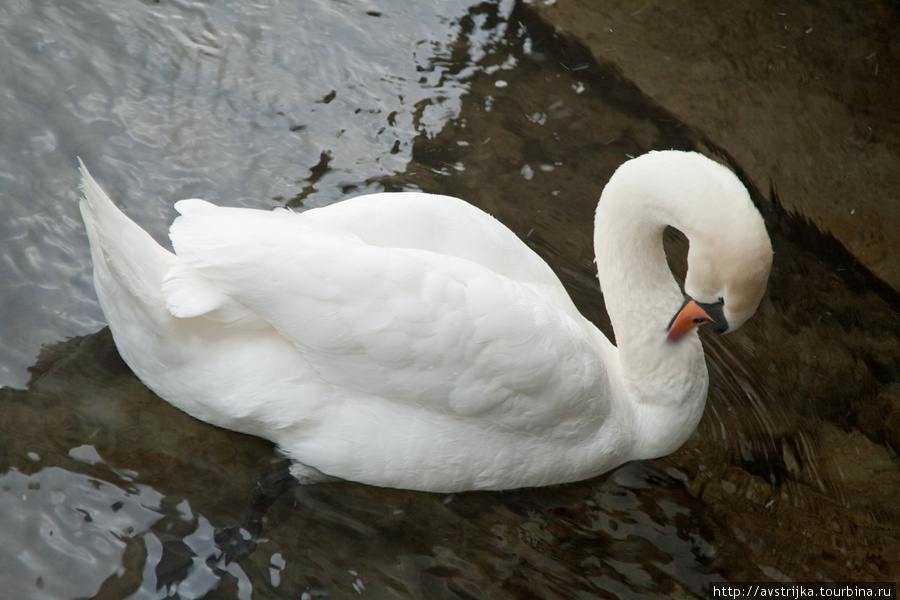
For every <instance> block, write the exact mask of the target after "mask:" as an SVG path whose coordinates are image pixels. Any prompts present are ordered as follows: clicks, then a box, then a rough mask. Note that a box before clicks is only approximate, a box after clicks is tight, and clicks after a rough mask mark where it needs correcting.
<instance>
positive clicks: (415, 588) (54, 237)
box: [0, 1, 900, 599]
mask: <svg viewBox="0 0 900 600" xmlns="http://www.w3.org/2000/svg"><path fill="white" fill-rule="evenodd" d="M0 10H2V11H3V16H4V18H3V19H0V28H3V31H2V35H3V39H4V44H5V49H6V50H7V51H5V52H4V53H3V55H2V56H3V58H2V59H0V65H2V67H0V68H2V71H0V93H2V94H3V97H4V103H2V105H0V120H2V125H0V127H2V129H3V131H4V133H5V134H7V135H5V136H4V141H3V142H2V143H3V144H4V145H5V146H6V151H5V152H0V174H2V177H0V196H2V198H3V202H2V203H0V210H2V211H4V213H5V214H4V215H3V217H4V218H2V219H0V240H2V242H0V243H2V254H3V257H4V262H3V267H2V270H3V271H2V273H0V275H2V276H3V281H4V284H3V286H2V287H0V335H2V339H3V344H2V349H0V352H2V354H0V374H2V383H4V384H5V385H6V386H7V387H5V388H3V389H2V390H0V520H2V523H0V531H2V535H3V538H4V539H3V542H4V543H2V544H0V586H2V587H3V588H5V589H11V590H14V591H15V595H16V597H18V598H54V599H55V598H85V597H97V598H164V597H180V598H242V599H243V598H298V597H309V598H324V597H331V598H344V597H346V598H350V597H358V596H364V597H371V598H428V599H440V598H542V599H544V598H595V597H645V598H668V597H672V596H676V597H701V596H703V595H704V594H705V592H706V589H707V587H706V586H707V585H708V583H709V582H711V581H721V580H732V581H741V580H744V581H746V580H768V579H774V580H794V581H799V580H815V579H821V580H844V581H847V580H856V581H860V580H876V581H886V580H891V579H892V578H896V577H897V575H898V571H897V565H898V564H900V542H898V540H900V536H898V534H897V529H896V523H898V522H900V518H898V517H900V515H898V514H897V508H896V504H895V498H896V497H897V494H898V492H900V488H898V484H900V473H898V461H897V459H896V453H895V449H896V448H897V447H898V441H900V440H898V438H897V433H896V432H897V431H898V429H897V427H895V426H894V424H896V421H891V419H895V417H894V416H892V415H895V414H900V413H895V412H892V407H893V406H897V398H898V396H900V392H898V388H897V382H898V381H900V373H898V364H897V359H896V356H897V354H896V350H897V344H896V340H897V339H898V335H900V319H898V316H897V315H898V312H897V307H898V304H897V298H896V295H895V294H893V293H891V292H890V291H887V290H885V289H884V288H883V287H882V286H879V285H878V284H877V282H875V281H874V280H873V279H872V278H871V277H870V276H869V275H868V274H867V273H865V272H864V271H862V270H861V269H859V268H858V267H857V266H856V264H855V262H854V261H853V259H852V257H850V256H848V255H847V254H846V253H845V252H843V251H842V250H841V249H840V248H839V247H835V245H834V244H833V243H832V242H830V241H829V239H828V238H826V237H824V236H822V235H820V234H819V233H818V232H816V231H815V230H814V229H812V228H810V227H808V226H806V225H804V223H803V222H802V221H800V220H797V219H794V218H792V217H791V216H789V215H785V214H784V213H783V211H781V210H780V209H779V206H778V205H777V204H773V203H770V202H768V201H766V200H765V199H764V198H763V197H762V195H761V194H759V193H758V192H757V191H756V190H755V189H753V190H752V191H753V192H754V197H755V199H756V200H757V201H758V202H759V203H760V207H761V209H762V210H763V212H764V214H765V216H766V220H767V224H768V226H769V229H770V232H771V234H772V236H773V243H774V245H775V250H776V263H775V268H774V271H773V276H772V280H771V283H770V287H769V293H768V296H767V298H766V299H765V301H764V303H763V305H762V307H761V310H760V314H759V315H757V316H756V317H755V318H754V319H753V320H752V321H750V322H749V323H748V324H747V325H745V326H744V327H743V328H742V329H741V330H740V331H738V332H736V333H734V334H733V335H730V336H727V337H724V338H717V337H713V336H705V339H704V341H705V347H706V349H707V355H708V363H709V367H710V377H711V388H710V400H709V404H708V407H707V411H706V414H705V416H704V419H703V422H702V423H701V425H700V427H699V429H698V432H697V434H696V435H694V436H693V437H692V438H691V440H689V442H688V443H687V444H686V445H685V447H684V448H683V449H682V450H680V451H678V452H676V453H675V454H673V455H672V456H670V457H667V458H665V459H660V460H657V461H646V462H642V463H636V464H630V465H626V466H624V467H622V468H620V469H617V470H616V471H614V472H612V473H610V474H607V475H605V476H602V477H599V478H597V479H595V480H591V481H587V482H581V483H576V484H572V485H567V486H561V487H558V488H550V489H540V490H522V491H513V492H505V493H469V494H454V495H438V494H424V493H416V492H407V491H397V490H382V489H378V488H372V487H367V486H363V485H358V484H353V483H334V484H327V485H320V486H314V487H308V488H303V489H299V490H294V491H291V492H289V493H287V494H285V495H283V496H282V497H280V498H279V499H278V500H277V501H275V503H274V504H273V505H272V506H271V507H270V508H269V509H268V511H267V512H266V513H265V517H264V518H263V520H262V521H261V523H259V525H261V530H260V531H259V536H260V539H259V540H258V543H256V544H255V545H249V544H248V545H244V546H242V545H241V542H240V539H242V536H241V533H240V531H241V527H244V528H245V529H252V528H253V526H254V524H253V519H250V518H248V509H247V507H248V505H249V504H250V502H251V496H252V493H253V488H254V484H255V483H256V482H257V481H258V480H259V479H260V478H261V477H263V476H265V475H266V474H267V473H270V472H272V471H273V470H275V469H277V468H278V466H279V458H278V456H277V454H276V453H275V452H274V450H273V448H272V446H271V444H268V443H267V442H264V441H262V440H258V439H255V438H251V437H248V436H244V435H240V434H235V433H231V432H227V431H223V430H220V429H216V428H213V427H211V426H208V425H206V424H203V423H200V422H198V421H196V420H194V419H191V418H190V417H187V416H186V415H184V414H183V413H181V412H179V411H178V410H176V409H174V408H172V407H170V406H169V405H167V404H166V403H165V402H163V401H162V400H160V399H159V398H157V397H156V396H154V395H153V394H152V393H151V392H149V391H148V390H147V389H146V388H145V387H144V386H142V385H141V384H140V382H139V381H137V380H136V379H135V378H134V376H133V375H132V374H131V373H130V371H129V370H128V369H127V367H126V366H125V365H124V364H123V363H122V362H121V360H120V359H119V358H118V355H117V353H116V351H115V347H114V346H113V344H112V341H111V338H110V336H109V333H108V331H107V330H105V329H103V318H102V314H101V313H100V311H99V308H98V306H97V304H96V299H95V297H94V295H93V291H92V287H91V283H90V265H89V255H88V249H87V240H86V238H85V237H84V234H83V232H82V226H81V223H80V219H79V217H78V214H77V208H76V204H75V200H76V198H77V193H76V191H75V186H76V185H77V177H76V173H75V171H74V167H75V164H76V163H75V158H74V157H75V156H81V158H82V159H83V160H84V161H85V162H86V163H87V164H88V165H89V166H90V168H91V170H92V172H93V173H94V175H95V176H96V177H97V179H98V180H99V181H101V182H102V185H104V187H105V188H106V189H107V191H108V192H109V193H110V194H111V195H112V196H113V197H114V198H115V199H116V200H117V202H119V204H120V205H121V206H123V207H124V209H125V210H126V211H127V212H128V213H129V214H130V215H132V216H133V217H134V218H135V219H136V220H138V222H139V223H141V225H142V226H144V227H146V228H147V229H148V230H150V231H151V232H152V233H153V235H154V236H156V237H157V238H158V239H160V240H161V241H163V242H165V231H166V227H167V224H168V223H169V222H170V221H171V219H172V217H173V216H174V212H173V211H172V209H171V204H172V203H173V202H174V201H175V200H178V199H181V198H184V197H192V196H197V197H204V198H207V199H210V200H214V201H216V202H217V203H220V204H228V205H240V206H253V207H260V208H270V207H274V206H285V205H287V206H291V207H293V208H295V209H297V210H303V209H304V208H305V207H309V206H318V205H322V204H327V203H330V202H335V201H338V200H340V199H341V198H344V197H348V196H351V195H356V194H359V193H364V192H366V191H375V190H382V189H422V190H426V191H433V192H440V193H446V194H453V195H458V196H460V197H464V198H466V199H468V200H470V201H471V202H472V203H474V204H476V205H477V206H480V207H482V208H484V209H485V210H488V211H489V212H491V213H492V214H494V215H496V216H497V217H498V218H499V219H500V220H501V221H503V222H504V223H506V224H507V225H508V226H510V227H511V228H512V229H513V230H514V231H515V232H516V233H518V234H519V235H520V236H521V237H522V238H523V239H525V240H526V241H527V243H528V244H529V245H530V246H531V247H532V248H534V249H535V250H536V251H537V252H538V253H540V254H541V256H543V257H544V258H545V259H546V260H547V261H548V262H549V263H550V265H551V266H552V267H553V268H554V269H555V270H556V272H557V273H558V274H559V275H560V277H561V278H562V280H563V282H564V283H565V284H566V285H567V287H568V289H569V291H570V293H571V294H572V296H573V298H574V299H575V301H576V303H577V304H578V306H579V308H580V309H581V310H582V311H583V312H584V314H585V315H587V316H588V317H589V318H591V319H592V320H593V321H594V322H596V323H597V324H598V326H600V327H601V328H602V329H604V330H605V331H606V332H607V333H611V332H610V331H609V327H608V324H607V323H606V319H605V316H604V312H603V305H602V299H601V297H600V295H599V289H598V286H597V283H596V281H595V279H594V275H593V265H592V260H593V256H592V249H591V243H590V236H591V231H590V230H591V222H592V213H593V209H594V206H595V202H596V199H597V197H598V196H599V193H600V190H601V189H602V187H603V185H604V184H605V182H606V180H607V179H608V178H609V176H610V174H611V173H612V171H613V170H614V168H615V167H616V166H618V165H619V164H620V163H621V162H622V161H624V160H626V159H627V157H629V156H633V155H636V154H639V153H641V152H644V151H646V150H649V149H653V148H671V147H675V148H682V149H699V150H701V151H704V152H707V153H709V154H711V155H713V156H715V157H717V158H719V159H720V160H722V161H723V162H726V163H729V162H732V166H733V167H734V168H736V169H738V170H740V165H739V164H734V163H733V161H730V158H729V154H728V149H722V148H715V147H712V146H710V144H708V143H707V142H706V141H705V136H704V133H703V131H702V130H699V129H696V128H693V127H691V126H690V125H689V124H685V123H681V122H679V120H678V119H677V118H675V117H674V116H672V115H671V114H669V113H667V112H666V110H665V108H664V107H660V106H657V105H655V104H654V103H653V102H652V101H650V100H649V99H647V98H646V97H644V96H643V94H642V93H641V91H640V90H638V89H637V88H635V87H634V86H633V85H632V84H630V83H629V82H628V81H626V80H624V79H623V78H622V77H621V76H620V75H619V74H618V72H617V70H616V69H615V67H614V66H610V65H597V64H595V63H594V62H593V61H592V59H591V57H590V56H589V54H588V53H587V52H586V51H584V50H583V49H581V48H580V47H579V46H578V45H577V44H575V43H572V42H571V41H568V40H565V39H563V38H560V37H559V36H558V35H556V34H555V33H554V32H553V31H552V30H551V29H550V28H548V27H546V26H544V25H543V24H542V23H541V22H540V21H539V20H537V19H536V18H535V17H534V16H533V15H532V14H531V13H530V12H529V10H528V9H527V7H523V6H516V5H513V4H511V3H505V2H504V3H498V4H494V3H481V4H476V3H467V2H447V3H442V4H440V5H439V8H438V9H435V8H434V7H426V6H425V5H424V3H414V4H409V3H401V2H396V3H391V2H381V3H378V4H377V5H376V4H374V3H372V4H360V3H339V2H324V1H322V2H307V3H302V5H297V6H294V5H293V4H291V3H278V2H268V3H264V2H255V3H208V4H207V3H202V2H195V3H187V2H160V3H155V2H148V3H141V2H129V3H113V2H99V3H97V2H93V3H86V2H72V3H68V4H66V5H65V6H64V7H61V6H56V5H55V4H54V3H50V2H46V3H45V2H31V3H20V4H11V5H9V6H6V7H4V8H3V9H0ZM748 184H750V185H751V188H752V187H753V186H752V184H753V182H748ZM669 241H670V246H671V249H672V254H673V263H674V264H675V265H676V271H678V270H681V269H682V267H680V266H679V265H680V264H681V260H680V259H679V255H680V254H683V251H684V248H683V240H681V239H679V238H678V236H676V235H672V236H671V239H670V240H669ZM63 340H67V341H63ZM41 345H44V346H45V348H44V350H43V351H42V352H41V356H40V359H39V360H36V356H37V353H38V349H39V348H40V346H41ZM29 366H31V371H30V372H28V371H27V370H26V367H29ZM229 532H230V534H231V538H229V537H228V535H227V534H228V533H229ZM235 536H237V537H235ZM235 548H237V550H240V552H236V551H235ZM226 550H227V551H228V552H230V553H231V554H226ZM229 558H234V559H235V560H231V561H229Z"/></svg>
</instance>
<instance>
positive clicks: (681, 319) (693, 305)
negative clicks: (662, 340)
mask: <svg viewBox="0 0 900 600" xmlns="http://www.w3.org/2000/svg"><path fill="white" fill-rule="evenodd" d="M712 322H713V318H712V317H710V316H709V313H707V312H706V311H705V310H704V309H703V308H702V307H701V306H700V305H699V304H697V302H695V301H694V300H691V299H690V298H688V299H687V300H685V301H684V304H682V305H681V309H679V311H678V313H677V314H676V315H675V317H674V318H673V319H672V322H671V323H669V336H668V337H669V340H670V341H675V340H677V339H678V338H680V337H681V336H683V335H684V334H686V333H687V332H688V331H690V330H691V329H693V328H694V327H700V326H701V325H706V324H708V323H712Z"/></svg>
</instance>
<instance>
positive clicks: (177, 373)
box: [81, 151, 772, 492]
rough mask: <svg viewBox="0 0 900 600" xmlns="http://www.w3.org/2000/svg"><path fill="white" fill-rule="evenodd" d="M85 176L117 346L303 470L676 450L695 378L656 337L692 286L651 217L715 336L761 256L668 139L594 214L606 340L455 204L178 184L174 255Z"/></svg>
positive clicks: (377, 477)
mask: <svg viewBox="0 0 900 600" xmlns="http://www.w3.org/2000/svg"><path fill="white" fill-rule="evenodd" d="M81 173H82V177H83V185H82V187H83V192H84V199H83V200H82V202H81V212H82V215H83V217H84V221H85V225H86V228H87V231H88V237H89V240H90V245H91V253H92V257H93V261H94V281H95V287H96V290H97V295H98V297H99V300H100V305H101V307H102V308H103V311H104V314H105V315H106V317H107V320H108V321H109V325H110V329H111V330H112V333H113V337H114V339H115V342H116V345H117V347H118V348H119V351H120V353H121V354H122V357H123V358H124V359H125V361H126V362H127V363H128V364H129V366H130V367H131V368H132V370H133V371H134V372H135V373H136V374H137V376H138V377H140V379H141V380H142V381H143V382H144V383H145V384H146V385H147V386H148V387H150V388H151V389H152V390H153V391H154V392H156V393H157V394H158V395H159V396H161V397H162V398H164V399H166V400H167V401H169V402H170V403H172V404H173V405H175V406H176V407H178V408H180V409H182V410H184V411H186V412H187V413H189V414H191V415H193V416H195V417H197V418H199V419H202V420H204V421H207V422H210V423H213V424H215V425H218V426H221V427H226V428H229V429H234V430H237V431H243V432H246V433H250V434H253V435H258V436H262V437H265V438H268V439H270V440H272V441H273V442H275V443H276V444H277V445H278V446H279V448H280V449H281V450H282V451H283V452H284V453H285V454H286V455H287V456H289V457H290V458H292V459H293V460H294V461H295V465H296V466H295V469H294V473H295V474H296V475H297V476H298V477H299V478H300V479H301V481H315V480H317V479H318V478H321V477H322V476H323V475H330V476H334V477H339V478H343V479H350V480H354V481H360V482H364V483H369V484H373V485H381V486H390V487H401V488H412V489H420V490H430V491H445V492H449V491H460V490H468V489H507V488H516V487H524V486H538V485H547V484H554V483H563V482H567V481H574V480H579V479H584V478H588V477H591V476H594V475H597V474H600V473H602V472H604V471H607V470H609V469H611V468H613V467H615V466H618V465H619V464H621V463H623V462H626V461H628V460H634V459H641V458H650V457H655V456H660V455H662V454H665V453H668V452H671V451H673V450H675V449H676V448H678V447H679V446H680V445H681V444H682V443H683V442H684V441H685V440H686V439H687V437H688V436H690V434H691V433H692V432H693V430H694V428H695V427H696V424H697V422H698V421H699V419H700V416H701V415H702V411H703V406H704V403H705V398H706V388H707V375H706V368H705V364H704V361H703V352H702V348H701V346H700V342H699V339H698V338H697V336H696V334H695V333H693V332H691V331H689V330H690V329H692V326H693V325H694V324H695V323H693V322H689V323H687V325H685V324H684V321H685V317H684V316H682V318H681V319H680V320H679V321H678V324H673V325H672V326H671V332H670V326H669V325H670V321H671V320H672V316H673V315H674V314H675V313H676V312H678V311H679V307H680V306H681V305H682V302H683V299H684V296H683V295H682V293H681V291H680V290H679V288H678V285H677V283H676V282H675V281H674V279H673V278H672V275H671V273H670V272H669V270H668V267H667V266H666V262H665V256H664V254H663V251H662V231H663V229H664V227H665V226H666V225H670V224H671V225H674V226H676V227H678V228H680V229H681V230H682V231H683V232H684V233H685V234H686V235H687V236H688V237H689V239H690V240H691V250H690V254H689V274H688V279H687V282H686V285H685V287H686V289H685V292H686V293H687V294H688V295H689V296H692V297H693V298H694V299H695V300H697V301H698V302H700V303H701V306H702V307H703V308H704V309H707V312H710V314H709V315H707V313H706V312H704V313H702V314H703V315H707V316H708V319H707V318H705V317H704V318H703V319H700V320H701V321H705V320H714V321H720V322H719V324H718V325H719V326H720V328H721V329H723V330H724V329H728V330H731V329H734V328H735V327H737V326H739V325H740V324H741V323H743V321H744V320H746V319H747V318H748V317H749V316H750V315H752V313H753V312H754V311H755V310H756V307H757V305H758V303H759V301H760V298H761V297H762V294H763V291H764V289H765V283H766V279H767V277H768V271H769V267H770V264H771V258H772V252H771V246H770V244H769V241H768V236H767V235H766V233H765V228H764V226H763V223H762V219H761V218H760V216H759V213H758V212H757V211H756V209H755V208H753V206H752V204H751V202H750V199H749V196H748V194H747V191H746V189H745V188H744V187H743V185H741V184H740V182H739V181H738V179H737V178H736V177H735V176H734V175H733V174H732V173H731V172H730V171H728V170H727V169H725V168H724V167H722V166H720V165H718V164H716V163H714V162H712V161H710V160H709V159H707V158H705V157H703V156H701V155H699V154H693V153H683V152H674V151H670V152H656V153H650V154H647V155H644V156H642V157H639V158H637V159H634V160H631V161H629V162H627V163H625V165H623V167H621V168H620V169H619V170H618V171H617V172H616V174H615V175H614V176H613V178H612V179H611V180H610V182H609V184H608V186H607V188H606V190H605V191H604V194H603V197H602V199H601V202H600V204H599V206H598V211H597V218H596V228H595V249H596V251H597V257H598V261H597V263H598V270H599V277H600V283H601V286H602V288H603V292H604V297H605V300H606V303H607V307H608V310H609V312H610V318H611V320H612V323H613V327H614V329H615V331H616V337H617V340H618V341H619V347H618V348H616V347H614V346H613V345H612V344H610V342H609V341H608V340H607V339H606V338H605V337H604V336H603V335H602V334H601V333H600V332H599V331H598V330H597V329H596V327H594V326H593V325H592V324H591V323H590V322H588V321H587V320H586V319H585V318H584V317H583V316H582V315H581V314H579V312H578V311H577V310H576V308H575V306H574V305H573V304H572V301H571V300H570V299H569V296H568V295H567V293H566V291H565V290H564V288H563V286H562V284H561V283H560V282H559V280H558V279H557V277H556V276H555V275H554V274H553V272H552V271H551V269H550V268H549V267H548V266H547V264H546V263H545V262H543V261H542V260H541V259H540V258H539V257H538V256H537V255H536V254H535V253H534V252H532V251H531V250H530V249H528V248H527V246H525V245H524V244H523V243H522V242H521V241H520V240H519V239H518V238H516V236H515V235H514V234H513V233H512V232H511V231H509V230H508V229H507V228H506V227H504V226H503V225H502V224H500V223H499V222H498V221H497V220H495V219H494V218H493V217H491V216H489V215H487V214H486V213H484V212H482V211H480V210H478V209H476V208H474V207H472V206H471V205H469V204H467V203H465V202H463V201H462V200H458V199H455V198H449V197H446V196H435V195H429V194H421V193H385V194H374V195H369V196H363V197H359V198H354V199H350V200H346V201H343V202H340V203H337V204H334V205H331V206H328V207H325V208H319V209H313V210H308V211H306V212H303V213H293V212H291V211H287V210H276V211H270V212H269V211H260V210H251V209H240V208H219V207H216V206H214V205H212V204H209V203H207V202H204V201H202V200H183V201H181V202H178V203H177V204H176V205H175V208H176V209H177V210H178V212H179V213H180V214H181V216H179V217H178V218H177V219H176V220H175V222H174V223H173V224H172V227H171V230H170V237H171V239H172V244H173V246H174V249H175V253H174V254H173V253H171V252H169V251H167V250H165V249H163V248H162V247H160V246H159V245H158V244H157V243H156V242H155V241H154V240H153V239H152V238H151V237H150V236H149V235H148V234H147V233H146V232H144V231H143V230H142V229H141V228H140V227H138V226H137V225H136V224H135V223H134V222H132V221H131V220H130V219H128V217H126V216H125V215H124V214H123V213H122V212H121V211H119V210H118V208H116V207H115V205H113V203H112V202H111V201H110V200H109V198H108V197H107V196H106V194H105V193H104V192H103V191H102V190H101V189H100V187H99V186H98V185H97V183H96V182H95V181H94V180H93V179H92V178H91V176H90V174H89V173H88V172H87V169H85V168H84V165H82V166H81ZM720 300H722V301H723V302H721V303H720V302H719V301H720ZM692 306H696V305H692ZM709 306H719V309H718V311H719V312H718V313H715V311H709V310H708V307H709ZM713 313H715V314H713ZM696 324H700V323H699V322H698V323H696ZM669 338H672V339H669ZM676 338H677V339H676Z"/></svg>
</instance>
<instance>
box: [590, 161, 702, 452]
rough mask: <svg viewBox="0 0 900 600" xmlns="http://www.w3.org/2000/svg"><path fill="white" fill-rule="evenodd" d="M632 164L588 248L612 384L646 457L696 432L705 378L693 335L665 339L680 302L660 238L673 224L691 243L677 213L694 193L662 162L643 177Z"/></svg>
mask: <svg viewBox="0 0 900 600" xmlns="http://www.w3.org/2000/svg"><path fill="white" fill-rule="evenodd" d="M634 162H635V161H631V162H630V163H625V165H624V166H623V168H620V169H619V170H618V171H617V172H616V173H615V174H614V175H613V178H612V179H611V180H610V182H609V183H608V184H607V186H606V188H605V189H604V191H603V196H602V197H601V199H600V203H599V205H598V207H597V215H596V222H595V234H594V248H595V251H596V256H597V273H598V278H599V280H600V286H601V289H602V291H603V295H604V301H605V303H606V309H607V311H608V313H609V317H610V321H611V323H612V326H613V330H614V331H615V335H616V345H617V348H618V362H619V364H618V367H619V368H618V370H617V371H618V373H619V375H620V378H621V381H619V382H618V383H619V384H620V385H621V386H622V389H623V392H624V394H625V396H624V398H625V402H626V404H627V405H628V406H629V407H630V408H629V409H628V410H630V411H631V413H632V418H633V420H634V427H635V429H636V430H635V435H634V436H633V439H634V440H636V444H638V446H637V447H636V448H635V449H634V452H635V455H636V457H639V458H649V457H655V456H661V455H663V454H666V453H668V452H671V451H673V450H675V449H676V448H678V447H679V446H680V445H681V444H682V443H683V442H684V441H685V440H686V439H687V437H688V436H690V434H691V433H692V432H693V431H694V429H695V427H696V425H697V423H698V422H699V420H700V417H701V416H702V413H703V407H704V405H705V401H706V391H707V383H708V375H707V371H706V364H705V361H704V357H703V348H702V346H701V344H700V339H699V337H698V336H697V334H696V332H691V333H688V334H687V335H685V336H684V337H683V338H681V339H679V340H678V341H677V342H671V341H669V340H668V339H667V329H668V324H669V321H670V319H671V317H672V316H673V315H674V314H675V313H676V312H677V311H678V309H679V307H680V306H681V304H682V302H683V299H684V297H683V294H682V292H681V289H680V288H679V285H678V283H677V282H676V281H675V278H674V277H673V276H672V273H671V271H670V270H669V266H668V263H667V261H666V256H665V250H664V249H663V232H664V230H665V228H666V226H667V225H673V226H675V227H677V228H679V229H681V230H682V231H683V232H684V233H685V234H686V235H688V236H689V237H690V234H691V228H690V227H684V226H683V225H684V224H683V223H682V221H683V218H682V216H681V215H682V213H683V212H684V210H683V209H684V207H685V202H688V201H689V200H688V199H689V198H691V196H692V195H693V194H692V192H693V191H694V190H692V189H691V186H690V185H685V184H686V183H690V180H688V181H687V182H686V181H685V179H684V177H683V174H682V173H680V172H670V171H667V170H666V168H663V167H666V166H667V165H666V163H665V162H664V161H660V162H659V163H658V164H656V165H654V167H655V168H654V169H653V172H652V176H649V177H648V176H647V171H646V170H644V169H641V168H634V165H633V163H634ZM626 167H627V168H626ZM638 167H640V165H638ZM676 190H677V191H676ZM685 229H687V231H685Z"/></svg>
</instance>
